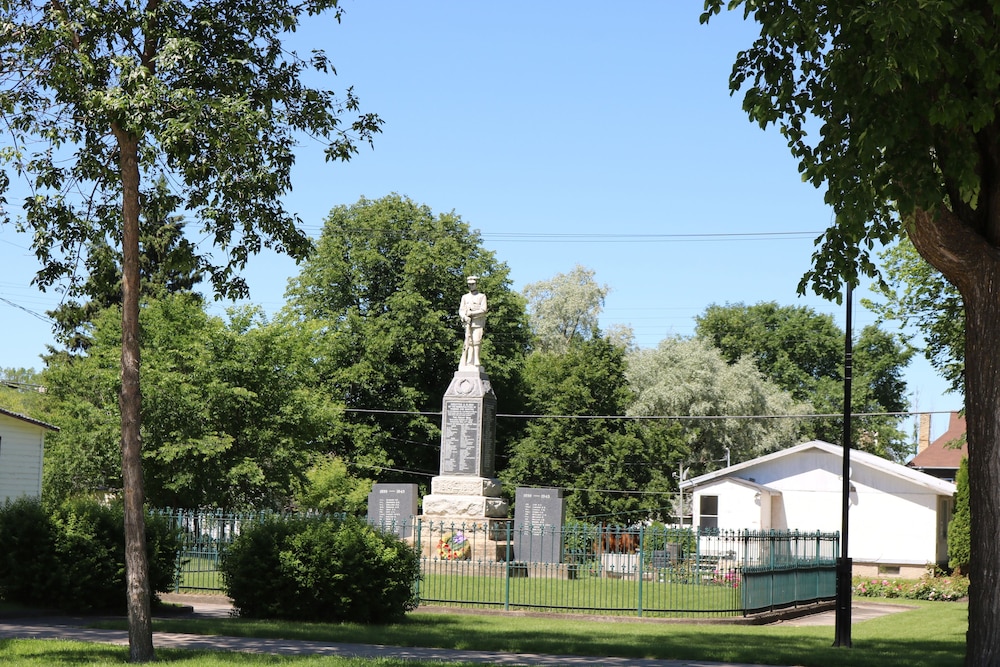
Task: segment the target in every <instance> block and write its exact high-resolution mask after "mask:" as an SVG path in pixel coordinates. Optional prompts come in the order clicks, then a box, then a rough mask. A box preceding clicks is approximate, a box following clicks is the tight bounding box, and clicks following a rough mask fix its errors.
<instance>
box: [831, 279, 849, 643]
mask: <svg viewBox="0 0 1000 667" xmlns="http://www.w3.org/2000/svg"><path fill="white" fill-rule="evenodd" d="M851 300H852V296H851V283H850V280H848V281H847V309H846V322H845V326H844V328H845V329H846V332H845V334H844V438H843V440H844V461H843V463H844V469H843V471H842V473H841V480H842V482H843V486H842V489H841V515H840V525H841V529H840V558H838V559H837V612H836V621H835V634H836V638H835V639H834V642H833V645H834V646H844V647H846V648H850V647H851V559H850V558H848V557H847V524H848V510H849V509H850V507H851V375H852V373H853V365H854V360H853V347H852V344H851Z"/></svg>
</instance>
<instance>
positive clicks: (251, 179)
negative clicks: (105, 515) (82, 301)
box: [0, 0, 380, 662]
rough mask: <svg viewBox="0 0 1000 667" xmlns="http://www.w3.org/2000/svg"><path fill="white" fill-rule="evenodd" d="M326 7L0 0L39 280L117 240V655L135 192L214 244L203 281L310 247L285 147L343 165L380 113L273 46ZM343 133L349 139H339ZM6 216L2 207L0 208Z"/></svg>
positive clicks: (171, 0)
mask: <svg viewBox="0 0 1000 667" xmlns="http://www.w3.org/2000/svg"><path fill="white" fill-rule="evenodd" d="M336 7H337V0H305V1H303V2H287V1H281V0H279V1H278V2H270V3H266V4H256V3H246V2H242V1H240V0H222V1H218V2H217V1H214V0H213V1H209V0H195V1H193V2H182V1H180V0H119V1H117V2H115V1H111V0H102V1H101V2H99V3H97V4H96V5H95V4H94V2H92V0H58V1H54V2H35V1H32V0H10V1H9V2H5V3H3V5H2V6H0V23H2V25H3V26H4V30H3V37H2V39H0V63H2V64H0V113H2V114H3V116H4V117H5V118H7V119H8V123H7V129H8V134H9V136H8V138H9V140H10V143H9V144H8V145H7V146H6V147H5V148H4V149H3V150H2V151H0V159H2V160H3V161H4V162H5V164H6V165H7V169H6V170H5V171H4V175H3V177H2V178H0V189H2V190H6V189H7V186H8V185H9V180H10V177H9V171H11V170H13V171H14V172H16V173H17V174H21V175H24V176H25V177H26V178H27V180H28V183H29V185H30V187H31V189H32V192H31V196H29V197H28V198H27V199H26V201H25V210H24V217H23V219H22V220H21V223H20V224H21V225H22V226H23V228H25V229H26V230H29V231H30V232H31V233H32V234H33V235H34V238H35V241H34V247H35V252H36V254H37V256H38V258H39V259H40V261H41V263H42V269H41V271H40V272H39V274H38V276H37V277H36V282H37V284H39V285H40V286H41V287H43V288H44V287H48V286H50V285H52V284H53V283H54V282H56V281H57V280H59V279H60V278H61V277H62V276H64V275H65V274H67V273H72V271H73V268H74V266H75V261H76V257H77V256H78V252H79V251H80V249H81V247H82V246H83V245H84V244H86V242H88V241H89V240H91V239H94V238H100V237H102V236H104V237H107V238H109V239H113V240H115V241H119V240H120V243H121V248H122V251H121V255H122V354H121V392H120V402H121V449H122V473H123V478H124V499H125V531H126V557H125V560H126V564H127V576H126V580H127V589H128V590H127V598H128V611H129V647H130V648H129V657H130V659H131V660H132V661H136V662H144V661H149V660H152V659H153V658H154V650H153V642H152V625H151V618H150V615H149V595H150V593H149V585H148V576H147V569H148V568H147V563H146V556H145V547H144V544H143V541H144V526H143V521H144V519H143V513H142V512H143V481H142V464H141V447H140V428H141V406H140V386H139V364H140V358H139V327H138V321H139V298H140V280H139V276H140V272H139V265H140V250H139V237H140V234H139V229H140V226H139V220H140V216H141V210H142V193H143V190H144V184H145V187H146V188H148V186H149V184H150V183H152V182H155V180H156V179H157V178H159V177H160V176H163V177H165V178H166V180H167V182H169V183H170V184H171V187H172V188H173V189H174V191H175V192H176V194H177V196H178V201H179V203H180V205H181V207H182V208H183V209H184V210H185V211H186V212H187V214H188V215H190V216H192V217H194V218H196V219H198V220H199V221H200V223H201V226H202V229H203V231H204V232H206V233H207V234H208V235H209V236H210V237H211V238H212V239H213V241H214V243H215V244H216V245H217V246H219V247H220V248H221V249H222V252H221V253H220V254H218V255H216V256H217V257H223V258H224V261H223V262H222V263H220V264H218V265H212V264H209V263H207V262H206V266H205V269H206V270H207V272H208V273H209V275H210V276H211V279H212V282H213V284H214V286H215V288H216V289H217V290H218V291H219V292H220V293H222V294H225V295H242V294H243V293H244V292H245V289H246V286H245V284H244V283H243V282H242V281H241V280H240V279H239V278H238V277H237V275H236V272H237V271H238V270H239V269H240V268H241V267H242V266H243V265H244V264H245V262H246V260H247V258H248V257H249V256H250V255H252V254H253V253H255V252H257V251H258V250H259V249H260V248H261V247H262V246H273V247H275V248H277V249H279V250H282V251H285V252H288V253H289V254H291V255H293V256H295V257H303V256H304V255H305V254H306V252H307V251H308V249H309V246H310V244H309V241H308V239H307V237H306V236H305V235H304V234H303V233H302V232H301V231H300V230H299V229H298V228H297V226H296V223H297V219H296V217H295V216H294V215H292V214H290V213H289V212H287V211H286V210H285V209H284V206H283V204H282V201H281V197H282V195H283V194H285V193H286V192H287V191H288V189H289V187H290V180H289V177H290V169H291V166H292V164H293V163H294V160H295V156H294V149H295V137H296V136H297V133H302V134H308V135H312V136H314V137H319V138H321V139H322V140H324V141H328V142H329V145H328V147H327V156H328V158H334V159H348V158H350V156H351V155H352V154H353V153H354V152H355V151H356V141H357V139H358V138H360V139H362V140H370V138H371V136H372V133H374V132H376V131H378V129H379V124H380V121H379V119H378V118H377V117H374V116H371V115H361V116H359V117H357V118H356V119H355V120H354V121H353V122H352V123H351V124H350V128H345V127H344V124H343V120H342V116H343V115H344V114H345V113H352V114H353V113H354V112H355V111H356V110H357V100H356V99H355V98H354V96H353V95H352V94H351V92H350V91H348V93H347V95H346V96H345V97H344V98H343V99H342V100H338V99H337V98H336V97H335V96H334V94H333V93H331V92H330V91H326V90H320V89H315V88H311V87H309V86H308V85H306V84H305V83H304V79H305V75H306V73H307V72H308V71H310V70H318V71H320V72H327V71H329V69H330V67H329V63H328V62H327V60H326V58H325V56H324V55H323V54H322V53H319V52H314V53H313V54H312V55H311V56H310V57H309V59H308V60H305V59H303V58H301V57H299V56H298V55H297V54H296V53H295V52H294V51H292V50H290V49H289V48H288V47H287V45H286V44H284V43H283V38H284V36H285V35H286V34H288V33H290V32H292V31H294V30H295V28H296V27H297V26H298V24H299V22H300V20H301V19H302V18H303V17H304V16H307V15H308V16H312V15H316V14H320V13H322V12H324V11H326V10H329V9H335V10H336V13H335V14H334V16H335V18H336V19H339V18H340V11H339V10H337V9H336ZM352 131H353V136H352V134H351V132H352ZM3 214H4V217H5V218H6V216H7V210H6V209H4V211H3Z"/></svg>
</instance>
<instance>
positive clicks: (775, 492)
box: [692, 475, 782, 496]
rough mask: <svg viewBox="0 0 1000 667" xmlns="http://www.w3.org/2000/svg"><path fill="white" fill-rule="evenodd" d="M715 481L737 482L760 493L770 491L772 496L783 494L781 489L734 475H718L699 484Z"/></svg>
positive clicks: (720, 482) (705, 484) (704, 484)
mask: <svg viewBox="0 0 1000 667" xmlns="http://www.w3.org/2000/svg"><path fill="white" fill-rule="evenodd" d="M703 476H704V475H703ZM694 479H701V478H700V477H696V478H694ZM692 481H694V480H692ZM713 482H716V483H719V484H722V483H724V482H725V483H730V484H736V485H738V486H745V487H747V488H748V489H752V490H754V491H759V492H760V493H769V494H771V495H772V496H780V495H782V493H781V490H780V489H776V488H774V487H772V486H767V485H766V484H759V483H757V482H752V481H750V480H749V479H743V478H742V477H732V476H724V477H718V478H716V479H714V480H708V481H707V482H705V483H703V484H699V485H698V486H707V485H708V484H711V483H713Z"/></svg>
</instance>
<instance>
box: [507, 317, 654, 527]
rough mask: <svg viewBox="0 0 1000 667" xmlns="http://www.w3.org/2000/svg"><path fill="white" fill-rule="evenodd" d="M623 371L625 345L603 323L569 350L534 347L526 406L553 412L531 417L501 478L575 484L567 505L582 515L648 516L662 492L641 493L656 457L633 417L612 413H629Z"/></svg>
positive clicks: (618, 519) (607, 518)
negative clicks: (605, 333)
mask: <svg viewBox="0 0 1000 667" xmlns="http://www.w3.org/2000/svg"><path fill="white" fill-rule="evenodd" d="M624 371H625V356H624V350H623V349H622V348H621V347H620V346H618V345H616V344H614V343H613V342H611V341H610V340H608V339H607V338H605V337H603V336H601V335H600V332H597V331H595V332H592V333H591V335H589V336H587V337H586V338H574V339H573V340H572V341H571V342H570V343H569V344H568V346H567V348H566V351H565V352H563V353H556V352H551V351H544V350H536V351H535V352H533V353H532V354H531V355H530V356H529V357H528V359H527V363H526V365H525V379H526V387H527V390H528V396H527V408H526V409H527V410H528V411H529V412H530V413H531V414H535V415H551V416H552V417H548V418H546V417H542V418H535V419H531V420H530V421H529V423H528V426H527V429H526V433H525V435H524V437H523V438H521V439H519V440H518V441H516V442H515V443H514V445H513V447H512V450H511V454H510V460H509V462H508V464H507V465H506V466H505V469H504V470H503V471H502V472H501V479H503V480H504V482H505V483H507V484H508V485H510V486H557V487H563V488H566V489H568V490H569V491H570V493H569V494H568V496H567V512H568V513H569V514H570V515H571V516H574V517H576V518H578V519H585V520H589V521H593V522H605V523H619V524H627V523H631V522H633V521H636V520H639V519H642V518H646V517H647V516H648V515H649V514H650V512H651V511H652V510H653V509H654V508H656V507H657V506H658V505H657V504H658V503H659V502H661V501H660V500H659V499H660V498H662V496H647V495H643V493H642V492H643V491H644V490H648V489H647V487H648V485H649V483H650V481H651V479H652V470H653V468H654V463H656V461H655V460H654V458H653V456H652V455H651V451H650V449H649V447H648V446H647V444H646V443H645V442H644V441H643V440H641V439H640V438H639V437H637V435H636V432H637V431H636V428H635V425H634V424H632V423H631V422H630V420H628V419H622V418H614V417H612V418H608V417H607V416H608V415H624V414H625V410H626V408H627V407H628V405H629V403H630V402H631V400H632V390H631V389H630V388H629V386H628V382H627V380H626V378H625V372H624ZM573 416H577V417H580V418H573ZM586 417H595V418H586Z"/></svg>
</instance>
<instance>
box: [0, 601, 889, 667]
mask: <svg viewBox="0 0 1000 667" xmlns="http://www.w3.org/2000/svg"><path fill="white" fill-rule="evenodd" d="M164 598H165V599H167V600H172V601H183V602H184V603H185V604H189V605H191V607H192V608H193V610H194V611H193V615H194V616H195V617H198V616H201V617H210V618H211V617H214V618H220V617H222V618H224V617H226V616H228V615H229V614H230V612H231V610H232V607H231V606H230V605H229V604H228V601H225V599H224V598H221V599H220V598H215V599H212V598H211V597H209V598H198V597H188V596H164ZM905 610H906V607H901V606H898V605H878V604H869V603H863V604H859V605H855V607H854V610H853V611H854V615H853V618H854V620H855V621H859V620H866V619H867V618H870V617H873V616H876V615H882V614H885V613H894V612H897V611H905ZM832 614H833V612H823V613H821V614H815V615H813V616H812V617H810V620H809V621H806V620H804V619H802V618H799V619H794V620H787V621H782V623H784V624H796V625H804V624H813V625H822V624H830V625H832V624H833V616H832ZM86 620H87V619H84V618H48V617H34V618H26V619H0V638H21V639H66V640H75V641H85V642H96V643H102V644H117V645H127V644H128V633H127V632H126V631H124V630H96V629H92V628H87V627H84V625H83V624H84V623H85V622H86ZM153 644H154V645H155V646H157V647H165V648H180V649H197V650H207V651H242V652H249V653H268V654H280V655H332V656H341V657H362V658H395V659H402V660H425V661H439V662H467V663H476V664H490V665H528V666H540V667H556V666H560V665H565V666H569V667H572V666H574V665H580V666H587V667H595V666H598V665H607V666H609V667H614V666H617V665H621V666H623V667H624V666H626V665H628V666H634V667H761V666H759V665H748V664H745V663H730V662H726V663H723V662H705V661H697V660H651V659H636V658H616V657H594V656H572V655H541V654H533V653H495V652H491V651H456V650H451V649H438V648H419V647H400V646H381V645H370V644H344V643H331V642H317V641H296V640H286V639H253V638H242V637H222V636H207V635H188V634H178V633H169V632H157V633H155V634H154V638H153Z"/></svg>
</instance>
